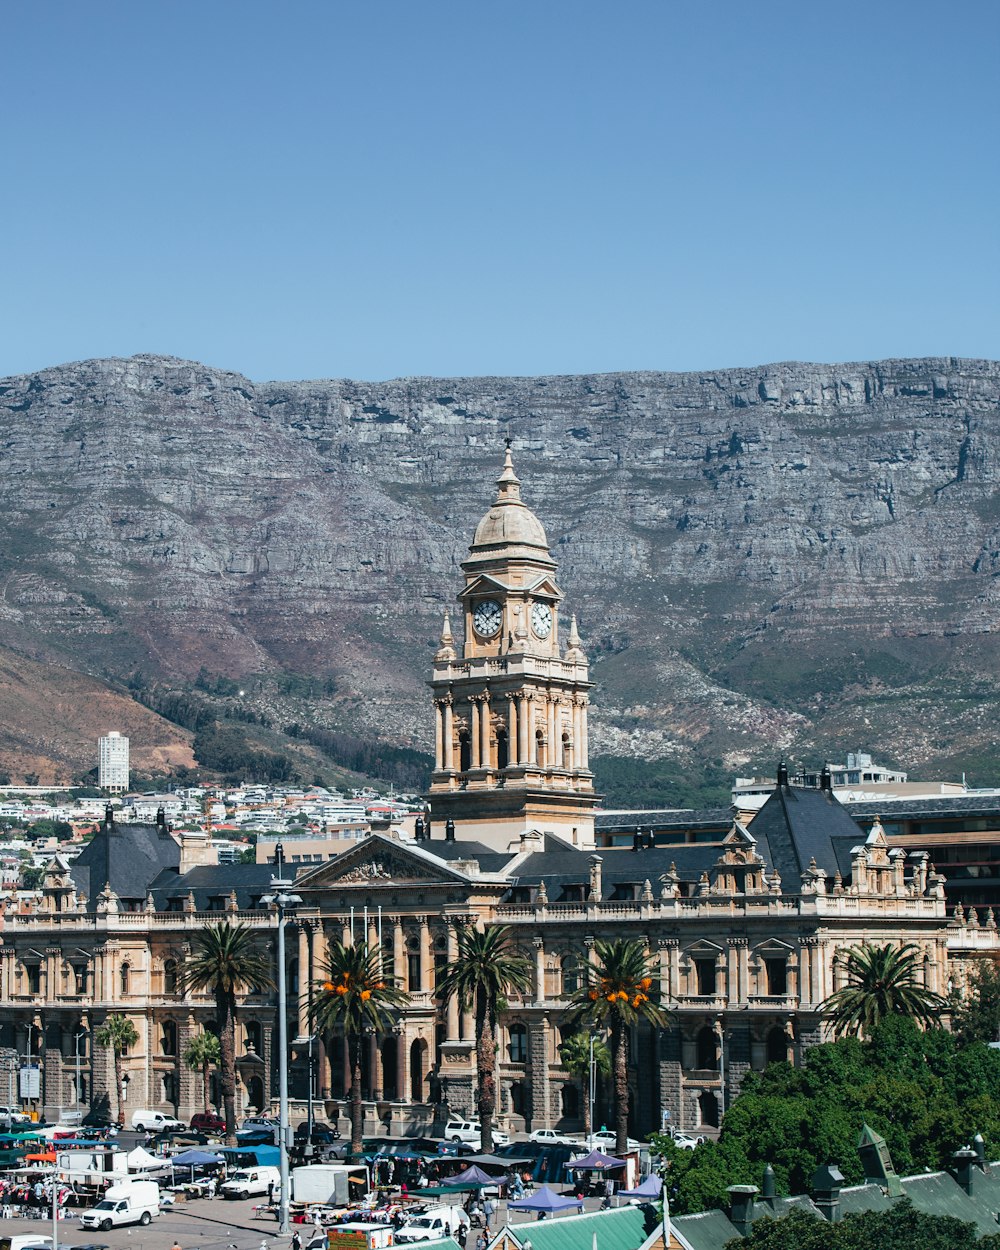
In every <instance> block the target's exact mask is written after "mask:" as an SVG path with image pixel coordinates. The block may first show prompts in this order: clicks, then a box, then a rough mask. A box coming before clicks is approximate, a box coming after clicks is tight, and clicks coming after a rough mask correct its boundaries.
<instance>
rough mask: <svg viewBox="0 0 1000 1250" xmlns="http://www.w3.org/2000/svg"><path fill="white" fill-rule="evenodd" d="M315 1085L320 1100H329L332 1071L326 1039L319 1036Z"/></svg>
mask: <svg viewBox="0 0 1000 1250" xmlns="http://www.w3.org/2000/svg"><path fill="white" fill-rule="evenodd" d="M316 1083H317V1085H318V1087H319V1096H320V1098H329V1097H330V1091H331V1089H332V1088H333V1071H332V1069H331V1067H330V1052H329V1051H328V1050H327V1048H326V1037H325V1035H323V1034H321V1035H320V1036H319V1037H317V1039H316Z"/></svg>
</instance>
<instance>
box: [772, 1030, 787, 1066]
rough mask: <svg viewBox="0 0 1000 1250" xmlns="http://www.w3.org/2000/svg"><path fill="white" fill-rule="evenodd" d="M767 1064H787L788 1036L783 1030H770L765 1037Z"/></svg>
mask: <svg viewBox="0 0 1000 1250" xmlns="http://www.w3.org/2000/svg"><path fill="white" fill-rule="evenodd" d="M767 1062H768V1063H787V1062H788V1034H787V1033H786V1032H785V1030H784V1029H771V1031H770V1032H769V1033H768V1035H767Z"/></svg>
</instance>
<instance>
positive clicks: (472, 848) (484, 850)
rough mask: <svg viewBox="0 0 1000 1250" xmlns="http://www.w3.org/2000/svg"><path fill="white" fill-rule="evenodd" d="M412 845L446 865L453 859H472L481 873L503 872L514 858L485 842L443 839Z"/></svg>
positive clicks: (510, 852)
mask: <svg viewBox="0 0 1000 1250" xmlns="http://www.w3.org/2000/svg"><path fill="white" fill-rule="evenodd" d="M414 845H415V846H416V847H417V849H418V850H421V851H426V852H427V853H428V854H429V855H436V856H437V857H438V859H443V860H444V861H445V862H446V863H448V862H450V861H451V860H455V859H474V860H476V862H477V863H478V864H479V867H480V870H481V871H482V872H503V870H504V868H505V867H506V865H507V864H509V863H510V861H511V860H512V859H513V858H514V852H513V851H498V850H496V849H495V848H494V847H491V846H487V845H486V843H485V842H472V841H469V842H463V841H461V840H459V839H456V840H455V841H454V842H447V841H445V839H443V838H433V839H431V840H429V841H425V842H417V843H415V844H414Z"/></svg>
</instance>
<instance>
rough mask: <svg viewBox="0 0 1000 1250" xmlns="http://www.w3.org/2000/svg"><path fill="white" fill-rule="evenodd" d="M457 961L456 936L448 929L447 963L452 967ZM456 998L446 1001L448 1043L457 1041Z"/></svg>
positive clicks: (453, 931)
mask: <svg viewBox="0 0 1000 1250" xmlns="http://www.w3.org/2000/svg"><path fill="white" fill-rule="evenodd" d="M457 959H458V934H457V933H456V932H455V930H454V929H453V928H451V927H449V929H448V963H449V965H450V966H454V964H455V962H456V961H457ZM458 1010H459V1008H458V996H457V995H456V994H452V996H451V998H449V999H448V1026H447V1031H446V1036H447V1038H448V1041H449V1042H457V1041H458Z"/></svg>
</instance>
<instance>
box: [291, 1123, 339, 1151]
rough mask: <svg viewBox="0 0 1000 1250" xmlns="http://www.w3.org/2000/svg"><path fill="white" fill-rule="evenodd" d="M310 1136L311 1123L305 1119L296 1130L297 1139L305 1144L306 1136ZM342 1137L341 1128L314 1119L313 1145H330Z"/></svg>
mask: <svg viewBox="0 0 1000 1250" xmlns="http://www.w3.org/2000/svg"><path fill="white" fill-rule="evenodd" d="M308 1136H309V1123H308V1121H307V1120H303V1121H302V1123H301V1124H300V1125H299V1126H298V1127H297V1128H296V1130H295V1141H296V1142H297V1143H300V1144H305V1141H306V1138H307V1137H308ZM339 1138H340V1129H339V1128H334V1127H333V1125H332V1124H324V1123H323V1122H322V1121H321V1120H314V1121H313V1126H312V1143H313V1145H314V1146H315V1145H318V1144H322V1145H329V1144H330V1143H331V1142H335V1141H337V1140H339Z"/></svg>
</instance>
